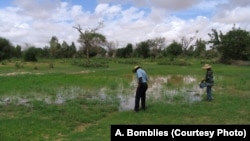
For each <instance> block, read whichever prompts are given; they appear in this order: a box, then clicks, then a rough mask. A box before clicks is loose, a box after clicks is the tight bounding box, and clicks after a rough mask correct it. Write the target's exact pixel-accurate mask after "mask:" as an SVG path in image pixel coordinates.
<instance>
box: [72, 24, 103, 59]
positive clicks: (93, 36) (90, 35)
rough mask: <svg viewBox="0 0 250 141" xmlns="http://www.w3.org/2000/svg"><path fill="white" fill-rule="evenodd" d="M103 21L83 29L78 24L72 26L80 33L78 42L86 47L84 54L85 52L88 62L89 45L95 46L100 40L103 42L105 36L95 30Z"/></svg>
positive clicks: (100, 26) (101, 25)
mask: <svg viewBox="0 0 250 141" xmlns="http://www.w3.org/2000/svg"><path fill="white" fill-rule="evenodd" d="M103 26H104V25H103V22H99V23H98V25H97V26H96V27H94V28H91V29H86V30H84V31H83V29H82V28H81V26H80V25H78V26H73V28H75V29H76V30H78V32H79V33H80V37H79V39H78V41H79V43H80V44H81V45H82V46H83V47H86V54H87V61H88V63H89V50H90V48H91V47H94V46H97V45H98V44H101V43H102V42H105V40H106V39H105V37H104V36H103V35H101V34H98V33H96V31H97V30H99V29H100V28H102V27H103Z"/></svg>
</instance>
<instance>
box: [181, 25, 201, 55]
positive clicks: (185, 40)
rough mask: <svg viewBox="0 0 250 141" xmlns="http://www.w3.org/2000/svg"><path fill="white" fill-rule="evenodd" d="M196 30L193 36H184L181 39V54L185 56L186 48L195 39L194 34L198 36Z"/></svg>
mask: <svg viewBox="0 0 250 141" xmlns="http://www.w3.org/2000/svg"><path fill="white" fill-rule="evenodd" d="M198 32H199V31H198V30H197V31H195V35H194V36H192V37H190V38H187V37H186V36H183V37H181V45H182V48H183V54H184V55H186V53H187V51H188V48H189V47H190V46H191V42H192V41H193V40H194V39H195V38H196V34H198Z"/></svg>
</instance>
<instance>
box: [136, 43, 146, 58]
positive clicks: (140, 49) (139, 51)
mask: <svg viewBox="0 0 250 141" xmlns="http://www.w3.org/2000/svg"><path fill="white" fill-rule="evenodd" d="M134 56H135V57H141V58H148V57H150V44H149V42H147V41H144V42H141V43H139V44H137V45H136V48H135V50H134Z"/></svg>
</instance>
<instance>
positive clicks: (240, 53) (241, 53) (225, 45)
mask: <svg viewBox="0 0 250 141" xmlns="http://www.w3.org/2000/svg"><path fill="white" fill-rule="evenodd" d="M212 32H213V33H211V34H209V36H210V38H211V39H210V41H209V43H211V44H212V48H214V49H217V50H218V52H219V53H220V61H221V62H223V63H230V62H231V60H250V58H249V56H250V52H249V50H250V33H249V32H247V31H245V30H242V29H240V28H238V29H236V28H235V27H233V28H232V30H231V31H229V32H227V33H226V34H225V35H224V34H222V33H221V32H220V33H218V32H217V31H216V30H215V29H213V30H212Z"/></svg>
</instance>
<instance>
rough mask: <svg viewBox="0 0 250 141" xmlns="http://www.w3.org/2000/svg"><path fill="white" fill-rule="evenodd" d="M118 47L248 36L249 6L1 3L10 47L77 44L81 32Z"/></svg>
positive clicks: (201, 1)
mask: <svg viewBox="0 0 250 141" xmlns="http://www.w3.org/2000/svg"><path fill="white" fill-rule="evenodd" d="M100 21H103V23H104V27H102V28H101V29H100V30H98V32H99V33H101V34H103V35H104V36H106V38H107V40H108V41H112V42H116V43H117V44H118V46H119V47H125V46H126V45H127V44H128V43H132V44H136V43H138V42H141V41H145V40H147V39H154V38H156V37H164V38H165V39H166V41H167V42H169V43H170V42H172V41H173V40H176V41H179V40H180V38H181V37H183V36H185V37H191V36H194V35H195V33H196V31H198V34H197V37H198V38H201V39H203V40H208V39H209V36H208V33H211V29H216V30H217V31H222V32H223V33H226V32H227V31H229V30H231V29H232V27H233V26H234V25H235V26H236V27H237V28H241V29H243V30H247V31H250V1H249V0H1V1H0V27H1V28H0V37H3V38H6V39H8V40H9V41H10V42H11V43H12V44H13V45H17V44H18V45H21V46H23V45H25V44H30V45H34V46H36V47H44V46H48V45H49V41H50V39H51V37H52V36H56V37H57V38H58V39H59V42H60V43H62V42H63V41H66V42H67V43H68V44H71V42H75V43H77V39H78V37H79V32H78V31H77V30H76V29H74V28H73V26H78V25H80V26H81V27H82V28H83V29H89V28H94V27H96V26H97V25H98V22H100Z"/></svg>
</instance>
